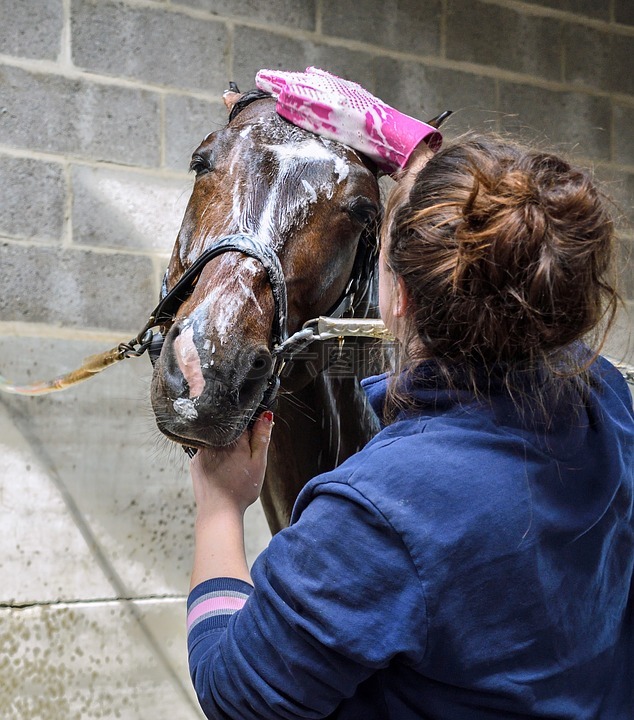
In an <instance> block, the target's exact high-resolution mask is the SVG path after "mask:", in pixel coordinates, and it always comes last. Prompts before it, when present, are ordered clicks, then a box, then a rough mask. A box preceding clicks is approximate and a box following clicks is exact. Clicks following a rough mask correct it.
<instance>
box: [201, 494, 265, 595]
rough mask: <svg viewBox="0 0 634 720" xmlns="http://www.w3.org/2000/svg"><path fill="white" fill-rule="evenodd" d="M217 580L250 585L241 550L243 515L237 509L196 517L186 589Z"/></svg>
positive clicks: (247, 569) (242, 542) (249, 577)
mask: <svg viewBox="0 0 634 720" xmlns="http://www.w3.org/2000/svg"><path fill="white" fill-rule="evenodd" d="M217 577H231V578H236V579H238V580H244V581H245V582H248V583H250V582H251V575H250V574H249V567H248V565H247V561H246V556H245V551H244V516H243V514H242V512H241V511H240V510H239V509H238V508H226V509H222V510H218V511H217V512H213V513H206V514H205V515H200V514H199V516H198V517H197V518H196V525H195V548H194V566H193V569H192V578H191V588H190V589H193V588H194V587H196V586H197V585H199V584H200V583H201V582H203V581H204V580H209V579H211V578H217Z"/></svg>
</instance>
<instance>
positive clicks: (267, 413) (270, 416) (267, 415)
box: [262, 410, 273, 423]
mask: <svg viewBox="0 0 634 720" xmlns="http://www.w3.org/2000/svg"><path fill="white" fill-rule="evenodd" d="M262 417H263V418H264V421H265V422H267V423H272V422H273V413H272V412H271V411H270V410H265V411H264V412H263V413H262Z"/></svg>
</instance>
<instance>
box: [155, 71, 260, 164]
mask: <svg viewBox="0 0 634 720" xmlns="http://www.w3.org/2000/svg"><path fill="white" fill-rule="evenodd" d="M230 79H231V78H227V87H228V86H229V80H230ZM240 89H241V90H247V89H248V88H247V87H246V86H245V87H241V88H240ZM220 99H221V95H220V94H218V102H217V103H212V102H208V101H207V100H199V99H198V98H193V97H188V96H187V95H168V96H167V97H166V98H165V164H166V165H167V166H168V167H170V168H173V169H174V170H182V171H183V172H186V171H187V169H188V168H189V162H190V160H191V155H192V153H193V152H194V150H195V149H196V148H197V147H198V145H200V143H201V142H202V140H203V138H204V137H206V136H207V135H208V134H209V133H210V132H215V131H216V130H220V128H222V127H224V126H225V125H226V124H227V121H228V119H229V113H228V112H227V109H226V108H225V106H224V105H223V103H222V102H220Z"/></svg>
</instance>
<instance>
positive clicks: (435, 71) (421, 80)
mask: <svg viewBox="0 0 634 720" xmlns="http://www.w3.org/2000/svg"><path fill="white" fill-rule="evenodd" d="M376 75H377V95H378V96H379V97H381V98H383V99H384V100H385V101H386V102H389V103H390V104H392V105H394V106H395V107H397V108H399V110H402V111H403V112H406V113H408V114H409V115H412V116H413V117H417V118H420V119H421V120H430V119H431V118H432V117H433V116H434V115H437V114H438V113H440V112H441V111H443V110H453V112H454V115H453V116H452V117H451V118H450V119H449V120H448V121H447V123H446V125H445V126H443V131H444V132H445V134H446V135H447V136H448V137H449V136H451V135H455V134H456V133H457V132H462V131H465V130H467V129H469V128H471V129H476V130H480V131H483V130H485V129H486V128H487V125H488V124H490V122H491V120H492V118H493V117H494V110H495V103H496V95H495V80H493V79H492V78H487V77H482V76H479V75H471V74H469V73H463V72H457V71H454V70H445V69H443V68H436V67H428V66H425V65H423V64H421V63H415V62H401V61H398V60H392V59H391V58H378V59H377V61H376Z"/></svg>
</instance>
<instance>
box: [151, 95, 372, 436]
mask: <svg viewBox="0 0 634 720" xmlns="http://www.w3.org/2000/svg"><path fill="white" fill-rule="evenodd" d="M225 104H226V105H227V107H228V109H229V111H230V115H229V122H228V124H227V125H226V126H225V127H224V128H222V129H221V130H219V131H217V132H214V133H211V134H210V135H208V136H207V137H206V138H205V139H204V141H203V142H202V144H201V145H200V146H199V147H198V149H197V150H196V151H195V152H194V154H193V156H192V162H191V170H192V171H193V172H195V173H196V180H195V183H194V188H193V191H192V195H191V198H190V200H189V204H188V206H187V209H186V211H185V216H184V218H183V222H182V226H181V228H180V231H179V233H178V237H177V239H176V243H175V246H174V250H173V253H172V256H171V259H170V263H169V267H168V269H167V272H166V275H165V280H164V288H163V292H164V293H168V292H169V291H170V290H171V289H173V288H175V287H176V286H177V285H178V283H179V281H182V279H183V278H184V277H187V273H188V271H190V272H192V274H196V276H197V277H196V278H195V286H194V287H193V291H191V294H189V293H188V294H187V295H186V296H184V297H183V302H182V304H180V305H179V306H178V307H176V308H175V309H174V312H173V314H172V315H170V317H169V319H167V320H166V321H165V324H164V326H163V327H162V333H163V335H164V342H163V345H162V348H161V350H160V355H159V356H158V358H157V359H156V362H155V365H154V373H153V378H152V389H151V399H152V405H153V408H154V413H155V416H156V420H157V424H158V427H159V429H160V430H161V431H162V432H163V433H164V434H165V435H166V436H167V437H168V438H170V439H172V440H174V441H176V442H179V443H181V444H184V445H187V446H191V447H207V446H223V445H227V444H229V443H231V442H233V441H234V440H235V439H236V438H237V437H238V436H239V435H240V433H241V432H242V431H243V430H244V429H245V427H246V426H247V424H248V423H249V421H250V420H251V419H252V417H253V416H254V413H256V411H257V410H258V407H261V406H262V403H263V401H264V402H265V403H266V401H267V392H269V391H270V387H271V373H272V365H273V359H272V352H273V350H274V345H275V343H276V342H277V341H278V340H279V337H278V336H279V335H280V333H282V334H285V332H286V329H288V332H290V333H293V332H295V331H297V330H298V329H300V328H301V327H302V325H303V323H304V322H306V321H307V320H308V319H310V318H314V317H317V316H319V315H323V314H325V313H327V312H328V310H329V309H330V308H332V307H333V305H334V304H336V303H337V300H338V299H339V298H340V297H341V295H342V293H343V291H344V288H345V287H346V285H347V283H348V281H349V279H350V277H351V273H352V272H353V266H354V264H355V257H356V256H357V249H358V246H359V243H360V241H361V237H362V235H363V234H364V232H365V233H367V229H368V226H370V225H372V224H373V223H374V220H375V217H376V215H377V213H378V211H379V189H378V184H377V180H376V176H375V174H374V173H373V172H372V170H371V169H370V168H369V167H368V166H367V165H366V163H365V161H364V160H363V159H362V158H361V157H360V156H359V155H357V154H356V153H355V152H354V151H353V150H351V149H350V148H348V147H346V146H343V145H340V144H338V143H334V142H332V141H329V140H325V139H323V138H320V137H318V136H315V135H313V134H311V133H309V132H306V131H304V130H301V129H299V128H297V127H295V126H293V125H291V124H290V123H288V122H287V121H285V120H284V119H282V118H281V117H279V116H278V115H277V113H276V112H275V100H274V99H273V98H271V97H269V96H266V95H265V94H263V93H261V92H259V91H252V92H250V93H245V94H240V93H237V92H229V93H226V94H225ZM236 234H239V235H241V236H243V237H245V238H247V239H249V241H250V242H249V245H250V246H251V249H252V250H253V252H247V251H245V250H244V249H242V250H241V249H240V248H233V247H231V248H230V249H229V250H227V251H223V252H222V253H221V254H218V255H216V256H214V257H213V258H212V259H210V260H209V261H208V262H205V264H204V266H201V268H200V270H199V271H198V269H197V267H194V266H195V265H196V260H197V259H199V258H200V257H201V255H203V254H205V251H208V250H209V249H210V248H215V247H216V246H217V245H218V243H222V242H223V241H224V242H225V243H226V240H223V239H225V238H226V237H227V236H231V235H236ZM263 258H264V259H263ZM266 258H268V261H267V260H266ZM267 264H268V265H275V266H276V267H277V268H279V269H280V274H282V282H285V295H286V296H287V297H285V298H284V299H285V300H286V299H287V310H286V309H284V310H280V307H279V304H280V303H279V298H277V297H276V294H275V290H276V287H275V282H274V281H273V279H272V277H271V274H272V272H273V270H274V269H275V268H274V269H273V270H272V269H271V268H270V267H267ZM280 314H282V317H280ZM282 325H283V330H282V328H281V327H280V326H282Z"/></svg>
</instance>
